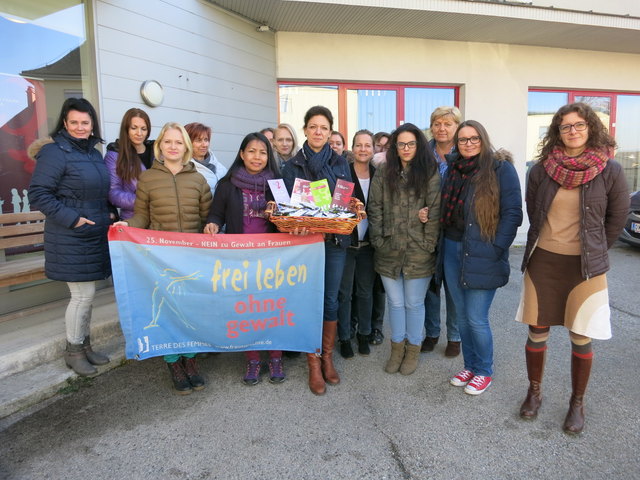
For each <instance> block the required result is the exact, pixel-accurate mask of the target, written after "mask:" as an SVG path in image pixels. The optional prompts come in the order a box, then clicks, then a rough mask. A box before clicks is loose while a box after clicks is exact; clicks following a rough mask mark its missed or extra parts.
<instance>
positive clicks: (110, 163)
mask: <svg viewBox="0 0 640 480" xmlns="http://www.w3.org/2000/svg"><path fill="white" fill-rule="evenodd" d="M150 133H151V121H150V120H149V115H147V114H146V113H145V112H144V110H140V109H139V108H130V109H129V110H127V111H126V113H125V114H124V117H122V122H121V123H120V136H119V138H118V140H116V141H115V142H114V143H110V144H109V145H107V154H106V155H105V157H104V161H105V163H106V164H107V168H108V169H109V177H110V180H111V187H110V188H109V201H110V202H111V203H112V204H113V205H114V206H116V207H118V208H119V209H120V217H121V218H122V219H123V220H126V219H127V218H131V217H132V216H133V204H134V203H135V201H136V186H137V184H138V177H139V176H140V173H142V172H143V171H145V170H146V169H148V168H151V164H152V163H153V140H149V134H150Z"/></svg>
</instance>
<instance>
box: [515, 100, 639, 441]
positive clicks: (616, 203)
mask: <svg viewBox="0 0 640 480" xmlns="http://www.w3.org/2000/svg"><path fill="white" fill-rule="evenodd" d="M614 148H615V141H614V139H613V138H612V137H611V136H610V135H609V134H608V133H607V131H606V129H605V126H604V125H603V124H602V122H601V121H600V119H599V118H598V116H597V115H596V113H595V112H594V111H593V109H591V107H589V106H588V105H586V104H584V103H574V104H571V105H565V106H564V107H562V108H560V110H558V111H557V112H556V114H555V115H554V116H553V119H552V120H551V125H550V126H549V130H548V131H547V134H546V136H545V137H544V139H543V141H542V149H541V152H540V155H539V156H538V159H537V160H538V163H536V164H535V165H534V166H533V167H532V168H531V171H530V173H529V178H528V182H527V193H526V202H527V213H528V214H529V221H530V224H531V225H530V228H529V233H528V236H527V247H526V250H525V255H524V260H523V263H522V269H523V271H524V273H525V275H524V289H523V295H522V301H521V304H520V308H519V309H518V320H520V321H522V322H523V323H526V324H528V325H529V338H528V340H527V343H526V347H525V353H526V361H527V373H528V377H529V391H528V393H527V397H526V399H525V401H524V403H523V404H522V406H521V407H520V416H521V417H522V418H524V419H533V418H535V417H536V416H537V414H538V409H539V408H540V404H541V403H542V394H541V392H540V383H541V381H542V372H543V368H544V361H545V353H546V349H547V339H548V337H549V327H550V326H551V325H564V326H565V327H566V328H567V329H568V330H569V337H570V339H571V385H572V394H571V400H570V402H569V412H568V413H567V417H566V419H565V422H564V431H565V432H566V433H570V434H578V433H580V432H581V431H582V429H583V427H584V409H583V403H584V394H585V391H586V388H587V383H588V381H589V374H590V372H591V364H592V361H593V351H592V348H591V339H592V338H596V339H602V340H604V339H608V338H610V337H611V325H610V322H609V316H610V311H609V298H608V291H607V279H606V276H605V272H606V271H607V270H609V259H608V256H607V250H608V249H609V248H610V247H611V245H612V244H613V242H614V241H615V240H616V238H617V237H618V235H619V234H620V231H621V230H622V227H623V226H624V223H625V219H626V216H627V213H628V208H629V194H628V191H627V184H626V180H625V178H624V173H623V171H622V168H621V166H620V164H618V163H617V162H616V161H614V160H613V150H614ZM540 299H544V301H540Z"/></svg>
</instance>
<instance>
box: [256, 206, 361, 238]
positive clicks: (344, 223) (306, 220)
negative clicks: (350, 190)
mask: <svg viewBox="0 0 640 480" xmlns="http://www.w3.org/2000/svg"><path fill="white" fill-rule="evenodd" d="M349 211H351V212H352V213H355V214H356V216H355V217H354V218H322V217H291V216H283V215H278V211H277V205H276V202H267V208H266V210H265V213H266V214H267V218H268V219H269V221H271V222H273V223H274V224H275V226H276V227H277V228H278V231H280V232H291V231H292V230H294V229H295V228H302V227H306V228H307V230H308V231H309V232H310V233H337V234H339V235H350V234H351V232H352V231H353V229H354V228H355V227H356V225H357V224H358V223H360V220H362V219H364V218H367V214H366V212H365V211H364V204H363V203H362V202H361V201H360V200H358V199H357V198H356V197H351V200H350V201H349Z"/></svg>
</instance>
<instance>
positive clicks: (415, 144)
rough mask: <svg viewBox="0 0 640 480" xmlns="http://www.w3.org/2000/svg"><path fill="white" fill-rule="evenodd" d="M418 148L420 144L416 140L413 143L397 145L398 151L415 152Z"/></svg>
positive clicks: (399, 143) (398, 143)
mask: <svg viewBox="0 0 640 480" xmlns="http://www.w3.org/2000/svg"><path fill="white" fill-rule="evenodd" d="M417 146H418V142H416V141H415V140H414V141H412V142H406V143H405V142H397V143H396V147H398V150H404V149H405V148H408V149H409V150H413V149H414V148H416V147H417Z"/></svg>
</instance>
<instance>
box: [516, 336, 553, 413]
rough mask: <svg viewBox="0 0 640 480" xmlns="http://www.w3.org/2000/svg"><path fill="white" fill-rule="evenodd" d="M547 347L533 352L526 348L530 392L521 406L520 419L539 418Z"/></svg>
mask: <svg viewBox="0 0 640 480" xmlns="http://www.w3.org/2000/svg"><path fill="white" fill-rule="evenodd" d="M546 353H547V347H546V346H545V347H544V349H542V350H531V349H529V348H525V358H526V360H527V376H528V377H529V390H528V391H527V398H525V399H524V402H522V405H521V406H520V418H523V419H525V420H533V419H534V418H536V417H537V416H538V409H540V405H541V404H542V392H541V390H540V386H541V384H542V373H543V371H544V360H545V355H546Z"/></svg>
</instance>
